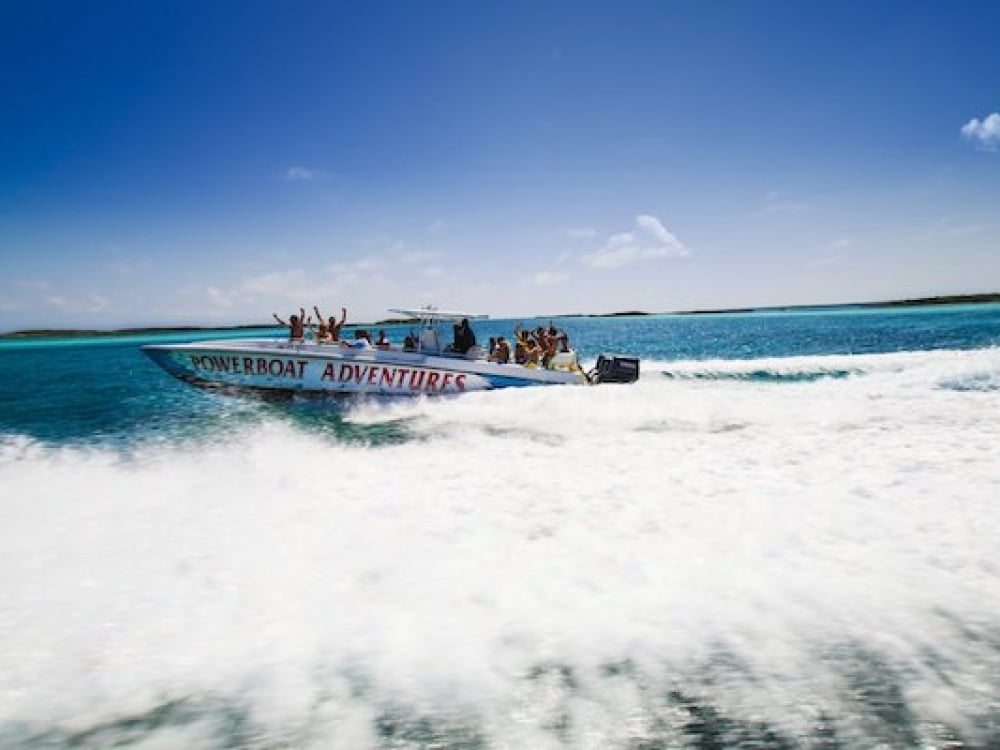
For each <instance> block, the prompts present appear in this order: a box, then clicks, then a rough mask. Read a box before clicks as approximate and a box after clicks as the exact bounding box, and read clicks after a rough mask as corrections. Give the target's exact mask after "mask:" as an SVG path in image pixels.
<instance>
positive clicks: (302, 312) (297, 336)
mask: <svg viewBox="0 0 1000 750" xmlns="http://www.w3.org/2000/svg"><path fill="white" fill-rule="evenodd" d="M271 315H273V316H274V319H275V320H276V321H278V325H282V326H285V328H287V329H288V340H289V341H294V342H296V343H299V344H301V343H302V342H303V341H305V340H306V326H307V325H309V324H310V323H312V318H309V319H308V320H307V319H306V309H305V308H304V307H300V308H299V314H298V315H294V314H293V315H289V316H288V322H287V323H286V322H285V321H283V320H282V319H281V318H279V317H278V313H271Z"/></svg>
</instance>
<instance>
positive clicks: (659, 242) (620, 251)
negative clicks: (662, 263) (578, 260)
mask: <svg viewBox="0 0 1000 750" xmlns="http://www.w3.org/2000/svg"><path fill="white" fill-rule="evenodd" d="M690 254H691V251H690V250H689V249H688V248H686V247H685V246H684V245H683V243H681V241H680V240H679V239H677V237H675V236H674V234H673V233H672V232H671V231H670V230H669V229H667V228H666V227H665V226H663V223H662V222H661V221H660V220H659V219H657V218H656V217H655V216H651V215H650V214H639V215H638V216H636V217H635V228H634V229H633V230H632V231H628V232H619V233H618V234H614V235H612V236H611V237H609V238H608V240H607V241H606V242H605V243H604V246H603V247H602V248H601V249H600V250H598V251H597V252H594V253H589V254H587V255H584V256H583V262H584V263H586V264H587V265H588V266H590V267H591V268H602V269H605V268H621V267H622V266H627V265H629V264H631V263H635V262H637V261H642V260H651V259H654V258H683V257H685V256H688V255H690Z"/></svg>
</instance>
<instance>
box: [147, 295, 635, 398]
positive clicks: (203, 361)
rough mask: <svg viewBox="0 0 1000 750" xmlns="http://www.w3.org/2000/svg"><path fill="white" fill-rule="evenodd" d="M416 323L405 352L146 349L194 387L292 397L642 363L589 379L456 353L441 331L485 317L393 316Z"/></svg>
mask: <svg viewBox="0 0 1000 750" xmlns="http://www.w3.org/2000/svg"><path fill="white" fill-rule="evenodd" d="M390 312H394V313H400V314H403V315H406V316H408V317H409V318H412V319H413V321H414V323H415V324H417V325H419V329H420V330H419V334H418V333H416V331H414V335H412V336H408V337H407V343H406V344H405V345H404V346H402V347H400V346H398V345H393V344H388V345H386V344H383V345H378V346H376V345H373V344H372V343H371V342H370V341H369V340H368V339H367V338H365V337H361V338H357V339H356V340H354V341H338V342H330V343H324V342H319V341H315V340H312V339H304V340H300V341H295V340H287V339H276V338H269V339H223V340H217V341H199V342H193V343H186V344H148V345H146V346H143V347H142V350H143V352H145V353H146V354H147V355H148V356H149V357H150V359H152V360H153V361H154V362H155V363H156V364H158V365H159V366H160V367H162V368H163V369H164V370H166V371H167V372H168V373H170V374H171V375H173V376H174V377H176V378H178V379H180V380H182V381H184V382H185V383H189V384H191V385H196V386H201V387H208V388H223V389H232V390H244V389H249V390H261V391H272V392H287V393H317V394H376V395H419V394H448V393H463V392H467V391H484V390H493V389H496V388H511V387H519V386H531V385H591V384H596V383H599V382H604V383H607V382H618V383H631V382H634V381H635V380H637V379H638V377H639V360H638V359H636V358H633V357H622V356H603V355H602V356H601V357H599V358H598V360H597V365H596V366H595V367H594V368H593V369H592V370H591V371H590V372H585V371H584V370H583V368H582V367H581V366H580V363H579V361H578V359H577V355H576V352H575V351H572V350H569V351H562V352H559V353H557V354H556V355H555V356H554V357H552V358H551V360H550V361H549V362H548V364H547V366H542V365H534V364H516V363H513V362H497V361H493V360H491V359H490V358H489V357H488V356H487V352H486V351H485V350H484V349H483V348H482V347H481V346H472V347H471V348H469V349H468V350H467V351H465V352H459V351H456V350H455V349H454V347H453V346H452V345H450V344H446V343H445V342H444V340H443V338H444V337H443V336H442V335H441V330H440V329H441V327H442V325H443V324H446V323H451V324H454V323H457V322H459V321H462V320H482V319H485V318H486V316H485V315H475V314H469V313H458V312H445V311H441V310H437V309H434V308H430V307H427V308H415V309H393V310H391V311H390Z"/></svg>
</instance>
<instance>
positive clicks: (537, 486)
mask: <svg viewBox="0 0 1000 750" xmlns="http://www.w3.org/2000/svg"><path fill="white" fill-rule="evenodd" d="M566 324H567V325H569V326H575V328H574V330H573V333H574V337H575V340H576V341H577V342H578V343H579V344H580V346H581V348H582V349H583V351H584V353H585V354H586V355H588V356H592V355H593V354H595V353H596V352H597V351H600V350H606V349H615V350H619V351H636V352H637V353H640V354H642V355H643V357H644V361H643V376H642V379H641V380H640V382H639V383H637V384H635V385H632V386H604V387H600V388H574V387H553V388H537V389H516V390H512V391H498V392H494V393H478V394H467V395H464V396H461V397H456V398H445V399H437V400H435V399H413V400H402V401H391V400H385V401H368V402H365V401H361V402H356V401H351V402H326V401H315V400H293V401H291V402H286V403H265V402H260V401H257V400H253V399H245V398H233V397H225V396H219V395H215V394H211V393H205V392H201V391H197V390H194V389H191V388H189V387H187V386H184V385H181V384H179V383H175V382H174V381H171V380H170V379H168V377H167V376H166V375H165V374H162V373H161V372H159V371H158V370H156V369H155V367H154V366H153V365H152V364H150V363H149V362H147V361H146V360H145V359H144V358H143V357H142V355H141V354H139V353H138V351H137V350H136V348H135V345H134V343H130V344H128V345H124V346H115V345H107V344H105V345H94V346H83V345H72V346H70V345H66V346H59V345H50V346H18V347H7V348H6V349H4V350H2V351H0V383H2V393H0V435H2V437H0V747H15V748H21V747H51V748H63V747H95V748H98V747H100V748H103V747H111V746H116V747H141V748H174V747H176V748H220V747H250V748H278V747H296V748H298V747H317V748H319V747H323V748H326V747H343V748H363V747H400V748H410V747H413V748H416V747H462V748H495V747H496V748H500V747H509V748H567V747H572V748H576V747H592V748H605V747H614V748H618V747H621V748H658V747H702V748H710V747H713V748H714V747H733V746H750V747H770V748H790V747H806V748H819V747H823V748H833V747H928V746H929V747H942V748H943V747H992V746H997V745H998V744H1000V447H998V446H1000V346H998V344H1000V309H998V308H996V307H985V308H980V309H978V310H969V311H953V310H952V311H931V312H920V313H916V312H913V313H894V314H891V315H890V314H874V313H870V312H844V313H838V314H834V313H823V314H815V315H798V316H770V317H769V316H731V317H728V318H726V317H719V318H697V319H696V318H683V319H670V318H654V319H628V320H612V321H586V320H571V321H566ZM494 325H495V326H497V328H496V330H500V327H501V324H494ZM489 330H492V329H490V328H487V329H486V332H487V334H488V331H489Z"/></svg>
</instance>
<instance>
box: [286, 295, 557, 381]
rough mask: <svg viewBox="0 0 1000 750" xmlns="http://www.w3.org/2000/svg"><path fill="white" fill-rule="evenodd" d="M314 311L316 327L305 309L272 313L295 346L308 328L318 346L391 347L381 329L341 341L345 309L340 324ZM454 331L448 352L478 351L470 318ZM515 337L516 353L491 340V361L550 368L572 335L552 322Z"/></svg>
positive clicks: (408, 345)
mask: <svg viewBox="0 0 1000 750" xmlns="http://www.w3.org/2000/svg"><path fill="white" fill-rule="evenodd" d="M313 311H314V312H315V313H316V320H317V321H318V323H317V324H316V325H315V326H314V325H313V319H312V316H309V317H306V311H305V308H304V307H300V308H299V312H298V314H297V315H290V316H289V317H288V322H285V321H284V320H282V319H281V318H279V317H278V315H277V313H273V315H274V319H275V320H276V321H278V323H279V324H280V325H282V326H285V327H286V328H288V340H289V341H292V342H295V343H302V342H304V341H305V339H306V329H308V330H309V331H311V332H313V333H314V335H315V339H316V342H317V343H319V344H340V345H341V346H349V347H359V348H360V347H364V348H368V347H372V346H374V347H375V348H377V349H391V348H392V344H391V343H390V341H389V339H388V337H387V336H386V335H385V331H382V330H380V331H379V332H378V339H377V340H376V341H375V342H374V343H372V338H371V334H370V333H369V332H368V331H366V330H363V329H358V330H356V331H355V332H354V341H352V342H350V343H347V342H342V341H341V340H340V331H341V329H342V328H343V327H344V322H345V321H346V320H347V308H346V307H342V308H340V311H341V316H340V320H339V321H338V320H337V318H336V317H335V316H333V315H331V316H330V317H329V318H324V317H323V314H322V313H320V311H319V307H318V306H316V305H313ZM453 330H454V341H453V342H452V344H451V345H450V346H449V347H448V350H449V351H451V352H455V353H458V354H467V353H469V351H470V350H472V349H473V348H475V346H476V334H475V332H473V330H472V327H471V326H470V325H469V319H468V318H462V321H461V322H460V323H458V324H457V325H455V326H454V329H453ZM514 334H515V338H514V350H513V352H512V351H511V348H510V343H509V342H508V341H507V339H506V338H504V337H503V336H498V337H493V336H491V337H490V348H489V353H488V359H489V361H490V362H498V363H501V364H507V363H509V362H511V361H513V362H514V364H518V365H533V366H536V367H537V366H538V365H541V366H542V367H549V366H550V365H551V363H552V360H553V359H554V358H555V357H556V354H558V353H560V352H569V350H570V349H569V336H568V335H567V334H566V332H565V331H559V330H557V329H556V327H555V326H554V325H552V323H551V322H550V323H549V327H548V328H546V327H545V326H538V327H537V328H536V329H535V330H531V329H530V328H521V327H520V326H518V327H517V328H515V329H514ZM418 348H419V347H418V340H417V337H416V336H415V335H413V334H410V335H407V336H406V338H405V340H404V341H403V351H404V352H412V351H417V349H418Z"/></svg>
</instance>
